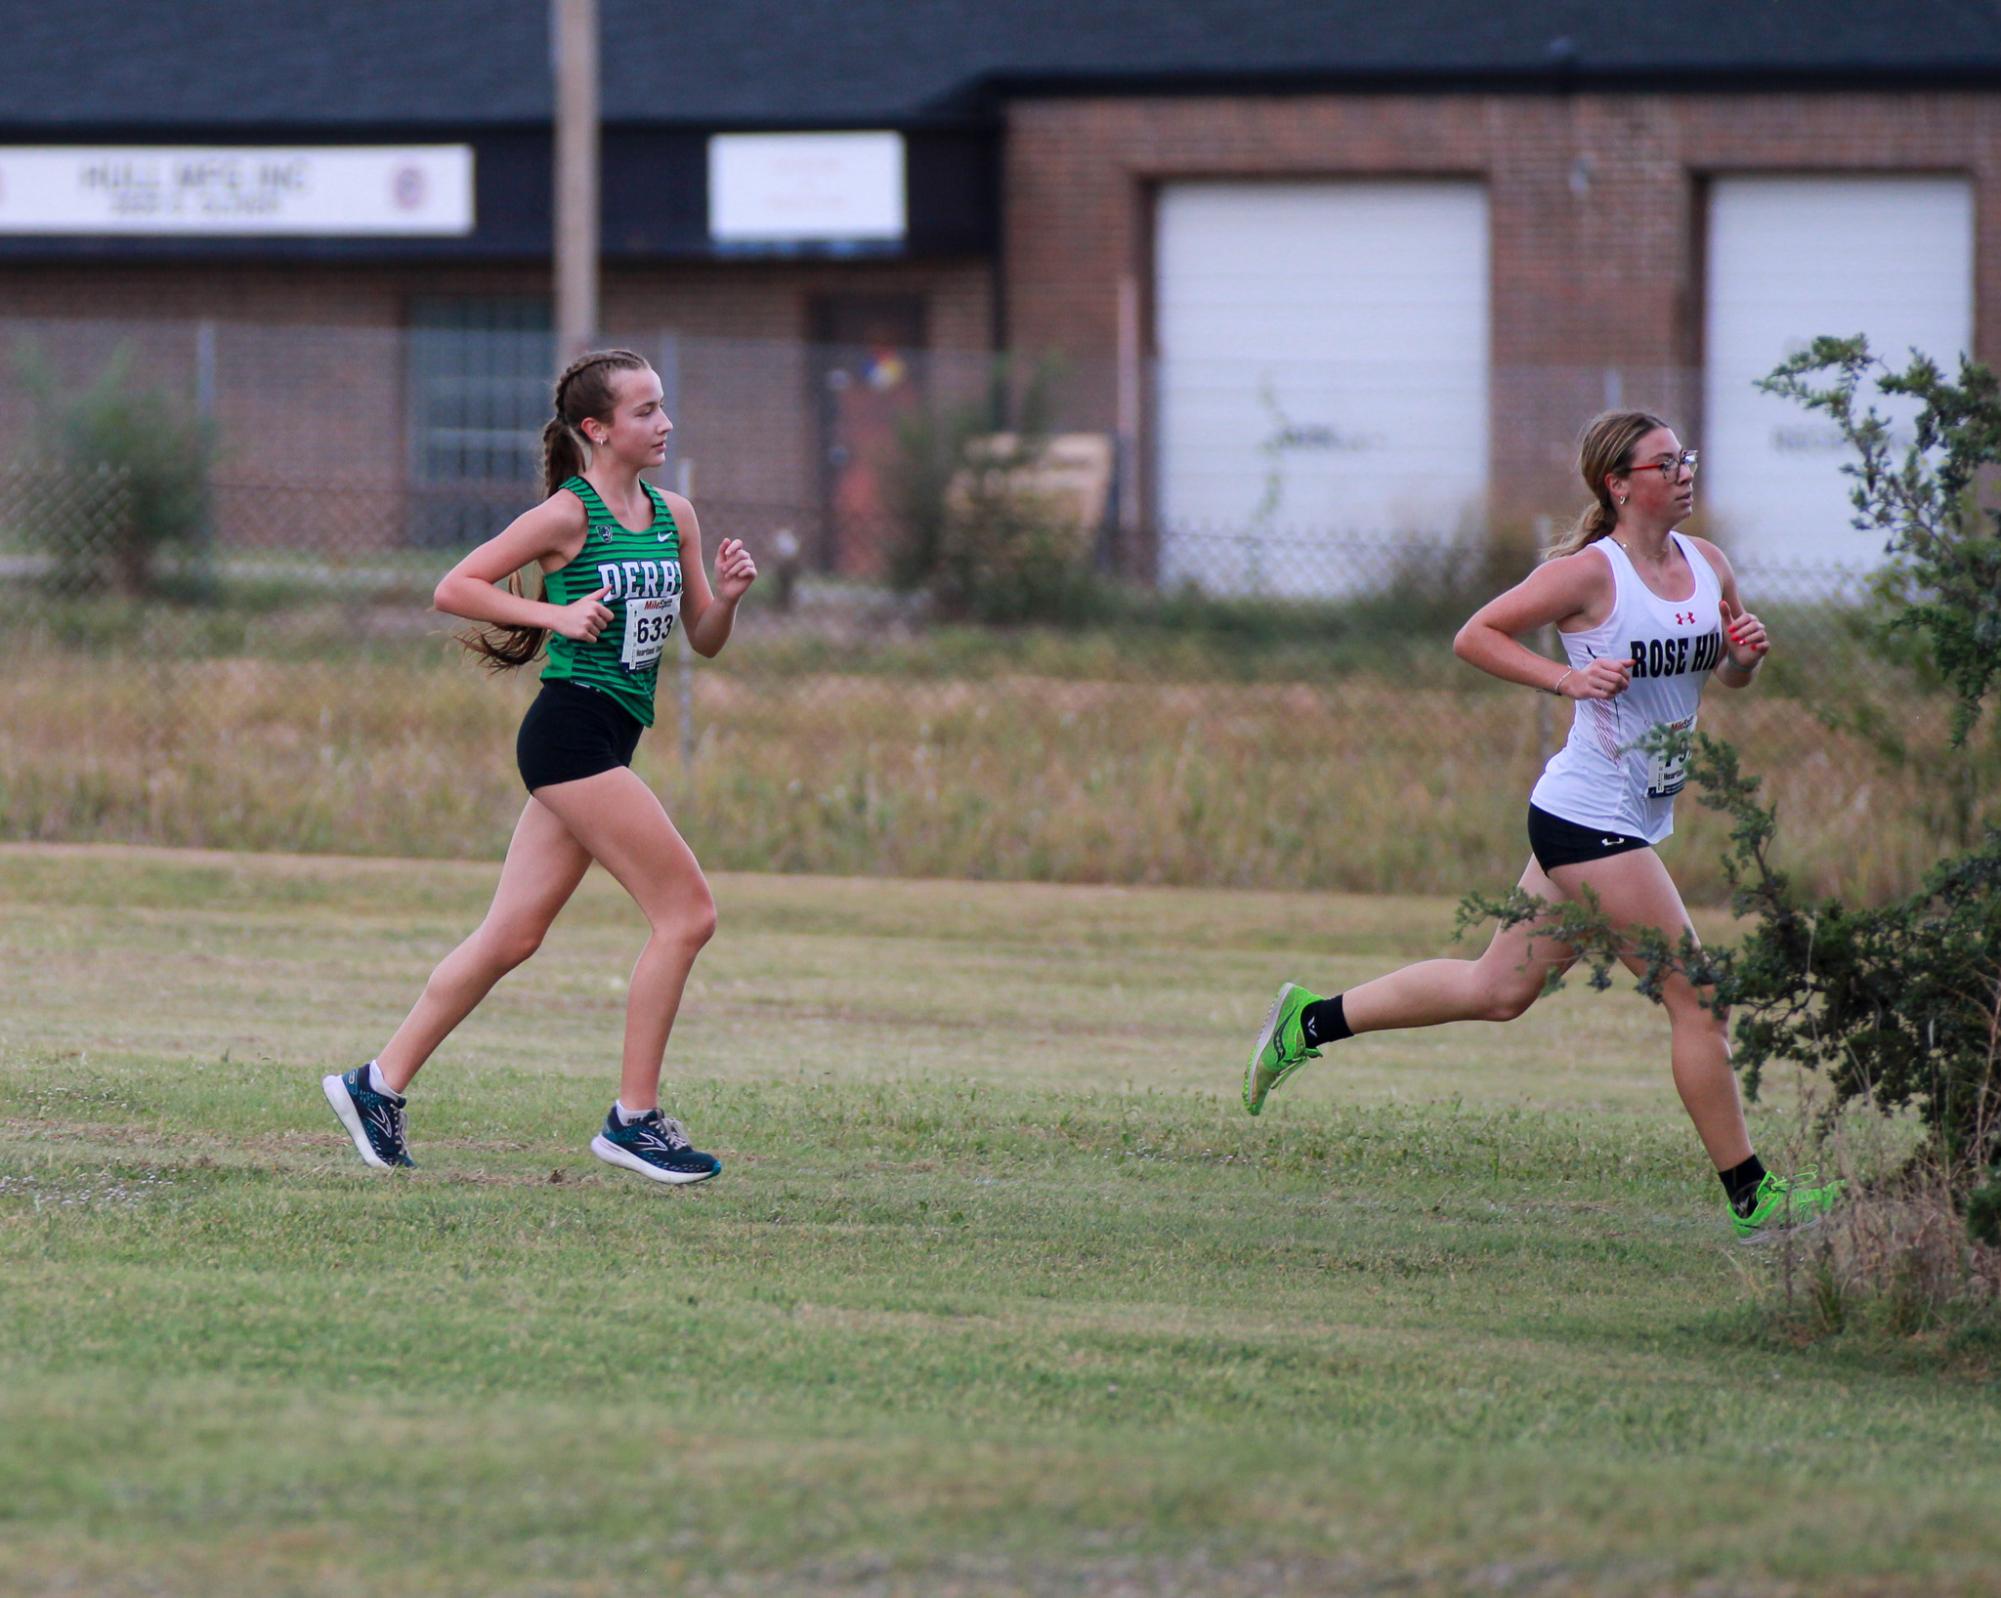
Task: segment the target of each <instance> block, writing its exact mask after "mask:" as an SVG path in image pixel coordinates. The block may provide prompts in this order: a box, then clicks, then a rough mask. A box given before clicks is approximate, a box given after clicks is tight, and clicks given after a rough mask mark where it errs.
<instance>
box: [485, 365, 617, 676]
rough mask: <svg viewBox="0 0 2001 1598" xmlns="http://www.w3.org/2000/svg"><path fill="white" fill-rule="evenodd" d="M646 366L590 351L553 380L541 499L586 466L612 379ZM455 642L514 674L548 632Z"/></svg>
mask: <svg viewBox="0 0 2001 1598" xmlns="http://www.w3.org/2000/svg"><path fill="white" fill-rule="evenodd" d="M646 369H647V360H646V357H645V356H643V355H639V354H635V353H634V352H633V351H631V350H592V351H591V352H590V353H589V354H586V355H579V356H578V357H577V358H576V359H575V360H574V361H572V362H570V364H569V365H568V366H566V367H564V368H563V370H562V372H561V374H560V375H559V376H558V377H557V378H556V391H555V396H554V409H555V414H554V415H553V416H551V417H550V418H549V420H548V421H547V422H545V423H544V424H543V426H542V493H543V496H544V497H545V498H546V497H548V496H549V495H552V494H554V493H555V492H556V490H557V489H559V488H561V487H562V486H563V485H564V484H565V483H567V482H568V481H569V480H570V479H571V478H572V477H575V476H577V475H578V474H579V473H580V472H582V471H583V469H584V468H585V467H586V466H587V465H589V464H590V456H589V451H590V445H589V442H588V441H587V440H586V439H585V437H584V431H583V424H584V422H585V421H586V420H587V419H589V418H591V417H596V418H597V419H598V420H599V421H605V420H607V419H609V417H610V415H611V411H612V407H613V405H614V404H616V403H617V399H618V396H617V394H616V393H615V392H614V391H613V388H612V382H613V374H614V373H617V372H643V371H645V370H646ZM507 591H508V592H509V593H511V594H523V595H525V593H526V589H525V587H524V585H523V584H522V581H521V574H520V573H519V572H516V573H515V574H514V575H513V576H511V577H509V578H508V579H507ZM457 636H458V641H459V642H460V643H461V644H463V645H464V646H465V647H466V648H467V649H469V650H471V651H472V652H473V653H474V654H475V655H478V656H480V657H481V660H480V663H481V664H482V665H483V666H485V667H486V668H487V670H489V671H512V670H514V669H515V668H516V667H518V666H525V665H527V664H528V663H529V662H530V661H532V660H533V659H534V658H535V657H536V656H537V655H539V654H541V653H542V646H543V645H544V644H545V643H547V642H548V641H549V631H548V629H547V628H546V627H498V626H486V627H475V628H471V629H468V630H467V631H465V632H462V633H460V634H458V635H457Z"/></svg>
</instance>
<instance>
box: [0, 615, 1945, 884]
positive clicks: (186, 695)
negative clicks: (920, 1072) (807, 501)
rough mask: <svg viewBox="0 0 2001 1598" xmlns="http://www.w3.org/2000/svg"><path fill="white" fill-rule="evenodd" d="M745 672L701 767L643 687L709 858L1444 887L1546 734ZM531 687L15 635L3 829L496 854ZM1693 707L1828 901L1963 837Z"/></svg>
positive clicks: (400, 663)
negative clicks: (1740, 767) (1723, 742)
mask: <svg viewBox="0 0 2001 1598" xmlns="http://www.w3.org/2000/svg"><path fill="white" fill-rule="evenodd" d="M758 668H759V659H758V655H757V652H756V651H755V650H751V649H745V650H733V651H732V652H731V654H729V655H726V656H724V657H723V658H722V660H721V661H719V662H717V663H716V664H714V665H710V664H707V663H703V664H701V666H700V668H699V670H698V671H697V673H696V675H695V678H694V683H695V688H694V696H693V703H694V723H693V733H694V736H693V740H692V741H693V748H694V759H693V762H692V767H691V768H689V769H684V768H683V766H682V764H681V761H680V758H679V744H680V737H679V728H678V726H677V722H676V709H675V702H674V694H673V693H672V691H671V690H670V689H669V687H668V685H667V684H666V683H665V682H663V691H662V696H661V701H662V702H661V725H660V726H659V727H658V728H656V730H655V732H654V733H653V734H652V735H651V736H650V737H649V738H648V740H647V741H646V743H645V744H644V745H642V749H641V755H640V760H639V770H640V772H641V774H642V775H643V776H645V777H647V778H648V779H649V780H650V781H652V782H653V783H654V784H655V785H656V787H657V788H658V789H659V791H660V792H661V793H662V795H663V797H664V798H665V799H666V801H667V803H668V806H669V808H670V809H671V810H672V811H673V813H674V815H675V817H676V819H677V821H678V822H679V823H680V825H681V826H682V828H683V830H684V831H685V832H686V833H687V834H688V836H689V838H690V839H691V841H692V842H693V843H694V845H695V847H696V849H697V851H698V853H700V854H701V856H702V857H703V859H704V860H706V861H708V862H710V863H711V864H714V865H716V866H721V867H730V868H739V869H767V870H772V869H775V870H792V871H822V872H843V873H889V874H894V875H899V876H972V877H990V878H1029V879H1046V880H1053V881H1070V882H1078V881H1111V882H1149V883H1177V884H1212V885H1226V886H1245V887H1306V888H1327V889H1342V890H1354V891H1396V892H1417V893H1447V894H1454V893H1459V892H1462V891H1464V890H1465V889H1467V888H1470V887H1476V886H1482V887H1493V886H1495V885H1498V884H1501V883H1503V882H1506V881H1512V880H1513V878H1514V876H1515V874H1516V873H1517V872H1518V871H1519V870H1520V868H1521V865H1522V863H1523V861H1524V859H1525V858H1526V852H1527V846H1526V843H1525V840H1524V837H1523V832H1522V817H1523V810H1524V805H1525V802H1526V796H1527V793H1528V790H1529V787H1530V785H1531V784H1532V782H1533V780H1534V777H1535V772H1536V762H1537V753H1538V750H1537V725H1536V719H1535V718H1536V704H1535V701H1534V698H1533V696H1531V695H1529V694H1526V693H1524V692H1521V691H1518V690H1508V689H1505V688H1492V689H1490V688H1487V687H1485V686H1483V685H1478V684H1475V685H1474V686H1472V687H1471V688H1469V689H1445V688H1438V687H1431V686H1412V685H1410V684H1409V683H1408V682H1400V681H1394V680H1388V679H1386V678H1383V677H1376V676H1368V675H1355V674H1349V675H1343V676H1340V677H1329V678H1324V679H1322V680H1318V681H1311V682H1309V681H1291V682H1277V683H1272V682H1258V683H1225V682H1218V681H1215V680H1206V681H1160V680H1154V681H1146V680H1130V679H1127V680H1107V679H1096V680H1090V679H1080V678H1077V677H1056V676H1050V675H1023V674H1016V675H985V676H980V677H976V678H975V677H961V678H952V677H929V678H913V677H910V676H886V675H877V674H864V673H862V672H852V673H849V674H846V675H839V674H830V673H827V672H824V671H817V672H815V673H813V674H812V675H810V676H809V675H791V674H765V673H763V672H761V671H760V670H759V669H758ZM533 686H534V685H533V683H532V681H530V680H525V679H517V680H514V681H506V682H496V681H491V680H488V679H486V678H484V677H483V676H481V675H480V674H479V673H478V672H476V671H475V670H473V669H472V668H471V667H470V666H469V665H467V664H466V663H465V662H464V661H463V660H461V659H456V658H451V657H450V656H448V655H447V654H446V653H445V652H443V651H442V650H441V649H440V648H439V647H438V646H437V645H436V644H435V643H434V642H428V641H427V642H424V643H422V644H414V645H413V644H398V645H394V646H385V647H383V648H380V649H368V648H361V649H350V650H348V651H347V652H346V654H345V656H344V657H331V656H329V655H327V654H325V653H323V652H321V651H319V650H317V649H315V648H311V647H305V646H302V645H294V646H292V647H291V648H290V649H289V650H288V649H286V648H284V647H280V648H276V649H272V650H269V651H266V650H265V649H262V648H257V649H255V650H254V652H251V653H245V654H238V655H233V656H231V655H221V656H217V655H209V656H206V657H205V658H181V659H173V658H161V657H160V656H158V655H155V656H153V657H152V658H150V659H149V660H135V659H133V658H131V657H127V656H120V655H117V654H108V653H106V652H104V651H103V650H102V649H98V648H93V649H89V650H83V649H78V650H69V649H63V648H60V647H52V648H48V649H22V650H16V651H14V652H12V654H11V655H10V657H9V658H8V659H7V661H6V662H5V664H4V665H0V694H4V696H5V697H4V703H5V705H6V714H5V719H4V722H0V834H4V835H5V836H6V837H9V838H45V839H71V840H84V839H98V840H114V839H115V840H127V841H136V842H151V843H169V844H196V845H210V846H221V847H227V848H247V849H290V850H330V851H342V852H353V853H363V854H385V853H393V854H409V855H432V856H480V855H495V854H497V853H498V852H499V851H500V850H501V849H502V847H503V846H504V844H505V841H506V837H507V833H508V830H509V827H510V826H511V823H512V819H513V817H514V815H515V814H516V813H517V811H518V810H519V807H520V804H521V801H522V793H521V789H520V785H519V781H518V779H517V777H516V775H515V772H514V766H513V758H512V747H513V733H514V727H515V724H516V722H517V720H518V719H519V716H520V713H521V710H522V708H523V706H524V705H525V704H526V701H527V699H528V697H529V695H530V694H531V693H532V691H533ZM1911 714H1912V715H1913V716H1918V715H1931V714H1935V712H1933V711H1930V710H1926V709H1922V708H1915V707H1914V708H1913V710H1912V712H1911ZM1704 724H1705V727H1706V728H1709V729H1710V730H1714V731H1716V732H1719V733H1721V734H1722V735H1724V736H1726V737H1728V738H1730V739H1732V740H1733V741H1735V742H1736V743H1737V745H1738V746H1739V748H1740V749H1741V750H1742V751H1743V752H1744V754H1745V757H1746V763H1747V765H1748V766H1749V767H1750V768H1751V769H1754V770H1757V771H1761V772H1763V773H1765V775H1766V779H1767V784H1768V790H1769V792H1771V794H1772V795H1773V796H1774V797H1775V798H1776V800H1777V802H1778V805H1779V813H1780V818H1781V826H1782V848H1781V856H1782V858H1783V859H1784V861H1785V862H1787V863H1788V864H1789V865H1790V866H1791V867H1792V868H1794V869H1795V870H1797V871H1798V873H1799V875H1800V876H1801V878H1802V879H1803V880H1804V881H1805V882H1807V883H1809V884H1811V885H1812V886H1813V887H1815V888H1816V889H1817V890H1820V891H1840V892H1843V893H1847V894H1850V895H1854V896H1858V897H1875V896H1878V895H1883V894H1888V893H1892V892H1896V891H1899V890H1902V889H1905V888H1907V887H1908V886H1909V885H1911V884H1912V883H1913V882H1914V881H1915V880H1916V879H1917V877H1918V876H1919V875H1920V874H1921V873H1922V871H1923V869H1924V867H1925V866H1926V865H1927V864H1928V863H1929V862H1930V861H1931V860H1933V859H1935V858H1936V857H1937V855H1938V854H1939V853H1940V852H1941V850H1942V849H1944V848H1945V847H1947V846H1948V845H1949V844H1950V842H1951V840H1950V839H1949V838H1946V837H1944V836H1942V829H1943V828H1944V827H1945V826H1946V825H1947V823H1946V822H1945V821H1944V820H1942V819H1941V817H1940V814H1939V812H1940V809H1941V807H1940V805H1939V804H1938V795H1937V794H1936V793H1935V792H1934V791H1932V790H1931V787H1930V785H1929V784H1928V783H1927V781H1926V780H1925V779H1924V778H1923V777H1921V776H1918V775H1913V774H1911V773H1900V774H1899V773H1892V774H1881V775H1877V776H1874V777H1872V778H1870V779H1869V780H1867V781H1865V782H1859V783H1858V782H1856V781H1854V780H1852V778H1851V777H1849V776H1848V775H1846V774H1847V773H1852V772H1855V771H1858V770H1867V769H1870V761H1869V757H1868V755H1867V752H1866V751H1864V750H1862V749H1860V748H1858V747H1856V746H1854V745H1853V744H1852V743H1851V742H1849V741H1847V740H1844V739H1840V738H1835V737H1833V736H1832V735H1830V734H1828V733H1827V732H1826V731H1825V730H1824V729H1823V728H1821V727H1820V726H1819V725H1818V723H1817V722H1816V721H1815V720H1814V718H1813V716H1812V714H1811V713H1810V710H1809V708H1808V706H1807V705H1806V704H1805V703H1804V702H1802V701H1800V700H1796V699H1787V698H1784V697H1780V696H1778V695H1774V694H1761V693H1749V694H1742V695H1733V694H1729V693H1726V692H1721V691H1718V692H1715V693H1712V695H1711V696H1710V705H1709V707H1707V708H1706V709H1705V713H1704ZM1562 727H1563V715H1562V712H1561V710H1558V712H1557V714H1556V717H1555V730H1556V733H1557V735H1558V736H1560V735H1561V731H1562ZM1679 820H1680V828H1681V834H1680V836H1679V837H1678V838H1677V839H1676V840H1675V841H1674V842H1673V843H1672V844H1670V845H1669V850H1670V854H1669V859H1670V860H1671V862H1672V865H1673V867H1674V870H1675V872H1676V875H1677V877H1678V878H1679V879H1680V881H1681V882H1682V883H1683V885H1684V889H1685V891H1686V892H1687V893H1688V894H1689V895H1690V897H1691V898H1694V899H1698V900H1713V899H1715V898H1717V897H1719V896H1720V895H1721V894H1722V893H1723V891H1724V886H1725V885H1724V882H1723V879H1722V877H1721V875H1720V871H1719V867H1718V863H1717V862H1718V859H1719V856H1720V854H1721V844H1722V840H1723V831H1722V827H1721V825H1720V823H1719V822H1718V820H1717V818H1715V817H1713V816H1711V815H1710V814H1709V813H1708V812H1706V811H1704V810H1702V809H1701V808H1700V807H1699V806H1698V805H1696V804H1695V803H1694V802H1693V801H1692V798H1691V797H1684V799H1683V802H1682V806H1681V812H1680V817H1679Z"/></svg>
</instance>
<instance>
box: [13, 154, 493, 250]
mask: <svg viewBox="0 0 2001 1598" xmlns="http://www.w3.org/2000/svg"><path fill="white" fill-rule="evenodd" d="M472 229H473V156H472V147H471V146H470V145H464V144H426V145H407V146H399V147H388V146H370V147H348V148H333V147H328V146H324V145H318V146H300V147H264V146H243V145H219V146H209V147H202V146H115V145H70V146H15V147H12V148H0V234H4V233H66V234H81V235H92V234H191V235H196V236H206V237H223V236H230V235H236V236H251V237H254V236H259V235H293V236H297V235H321V236H326V237H343V236H368V235H374V236H403V237H455V236H462V235H464V234H468V233H470V232H471V231H472Z"/></svg>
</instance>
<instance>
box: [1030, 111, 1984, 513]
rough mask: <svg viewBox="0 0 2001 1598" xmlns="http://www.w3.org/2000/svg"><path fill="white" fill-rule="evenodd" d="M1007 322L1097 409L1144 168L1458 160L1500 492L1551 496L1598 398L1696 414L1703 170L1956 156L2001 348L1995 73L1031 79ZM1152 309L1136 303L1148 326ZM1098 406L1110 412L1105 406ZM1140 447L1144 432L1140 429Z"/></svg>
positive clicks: (1310, 170)
mask: <svg viewBox="0 0 2001 1598" xmlns="http://www.w3.org/2000/svg"><path fill="white" fill-rule="evenodd" d="M1004 172H1005V178H1004V183H1003V192H1004V194H1005V204H1006V212H1005V232H1004V237H1005V240H1006V261H1005V282H1006V285H1007V290H1006V292H1007V308H1006V309H1007V321H1008V327H1009V330H1010V334H1011V338H1012V342H1013V343H1014V345H1015V347H1016V348H1018V349H1043V348H1047V349H1060V350H1063V351H1065V352H1067V353H1068V354H1069V355H1070V356H1071V357H1073V359H1075V360H1076V362H1077V366H1078V370H1079V374H1080V378H1081V379H1082V380H1083V381H1084V382H1086V383H1093V382H1094V383H1095V384H1096V392H1095V393H1094V394H1092V395H1091V397H1090V400H1089V404H1090V405H1091V407H1092V408H1094V409H1095V410H1096V411H1097V412H1098V414H1100V415H1102V416H1103V417H1105V418H1107V419H1109V418H1110V416H1111V415H1112V403H1113V402H1112V384H1113V381H1114V376H1113V364H1112V363H1113V357H1114V355H1115V352H1116V350H1117V319H1118V311H1117V306H1118V284H1119V280H1120V278H1121V276H1123V275H1127V274H1130V275H1131V276H1132V278H1133V279H1134V281H1136V282H1137V283H1138V284H1140V285H1142V286H1143V285H1145V284H1146V283H1147V281H1148V279H1149V277H1150V262H1149V259H1148V257H1149V253H1150V249H1151V229H1152V203H1151V194H1152V190H1153V188H1154V186H1155V185H1157V184H1160V183H1163V182H1170V181H1173V180H1176V179H1218V178H1231V177H1243V178H1290V179H1299V178H1314V177H1357V178H1362V177H1369V178H1380V177H1397V176H1409V177H1423V176H1437V177H1448V176H1450V177H1474V178H1479V179H1481V180H1483V181H1484V182H1485V183H1486V184H1487V186H1488V193H1489V213H1490V217H1491V226H1492V248H1493V261H1492V274H1493V276H1492V328H1493V333H1492V338H1493V345H1492V351H1491V359H1492V364H1493V369H1494V383H1495V392H1494V405H1493V418H1494V425H1493V429H1492V450H1493V457H1494V460H1493V470H1494V482H1495V487H1496V500H1495V504H1496V509H1497V510H1498V511H1500V512H1501V513H1502V514H1504V515H1506V514H1526V513H1527V512H1528V511H1529V510H1531V509H1535V508H1542V509H1548V508H1552V506H1553V507H1554V508H1557V509H1567V508H1569V506H1570V505H1571V502H1572V501H1573V500H1574V499H1576V498H1578V497H1579V496H1578V491H1577V490H1576V487H1575V484H1574V482H1573V480H1572V479H1571V475H1570V472H1571V440H1572V438H1573V437H1574V436H1575V432H1576V429H1577V426H1578V424H1579V423H1580V422H1581V421H1582V420H1583V419H1584V418H1585V417H1586V416H1588V415H1589V414H1590V413H1591V412H1592V411H1594V410H1596V409H1598V408H1600V406H1601V405H1602V404H1603V403H1604V402H1605V398H1606V395H1607V391H1608V387H1609V383H1608V377H1607V374H1608V372H1609V373H1612V374H1615V376H1616V381H1617V385H1618V392H1619V393H1621V394H1622V395H1623V397H1624V399H1625V401H1626V402H1628V403H1640V402H1646V403H1651V404H1657V405H1659V406H1661V407H1663V408H1664V409H1665V410H1667V411H1668V412H1669V413H1670V414H1671V415H1674V416H1675V417H1677V418H1680V419H1683V421H1684V426H1685V428H1686V430H1687V431H1688V432H1689V434H1690V436H1691V437H1695V436H1699V434H1700V426H1701V419H1700V417H1699V415H1698V414H1697V411H1698V409H1699V404H1700V390H1699V382H1698V381H1692V379H1693V378H1694V374H1695V373H1696V372H1697V371H1698V370H1699V366H1700V361H1701V349H1700V341H1701V327H1702V310H1703V308H1702V304H1701V284H1702V247H1701V239H1700V237H1699V232H1700V218H1701V215H1702V184H1703V182H1704V180H1705V179H1706V178H1708V177H1711V176H1716V175H1729V174H1762V173H1812V174H1837V173H1856V174H1890V173H1954V174H1966V175H1968V176H1970V177H1971V178H1972V179H1973V181H1974V185H1975V207H1976V216H1977V221H1976V227H1977V239H1976V246H1975V248H1976V283H1975V318H1976V330H1975V344H1976V353H1977V354H1979V355H1980V356H1981V357H1982V358H1983V359H1985V360H1988V361H1990V362H1992V361H1994V360H1995V359H1996V358H1997V357H2001V95H1994V94H1974V93H1937V94H1931V93H1912V94H1856V93H1840V94H1836V93H1823V94H1799V93H1791V94H1769V95H1763V94H1741V95H1721V94H1691V95H1604V94H1580V95H1575V96H1568V97H1560V98H1559V97H1554V96H1549V95H1530V94H1510V95H1492V94H1490V95H1454V96H1416V95H1350V96H1338V97H1337V96H1299V97H1286V96H1271V97H1265V98H1258V99H1251V98H1245V97H1236V98H1229V99H1186V98H1177V99H1122V100H1097V101H1082V100H1046V101H1026V102H1022V103H1019V104H1017V105H1015V106H1014V107H1012V108H1011V110H1010V112H1009V115H1008V130H1007V150H1006V158H1005V168H1004ZM1150 321H1151V318H1150V313H1149V314H1147V315H1145V316H1143V317H1142V325H1143V327H1150ZM1101 425H1108V423H1107V424H1101ZM1142 456H1144V450H1142Z"/></svg>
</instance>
